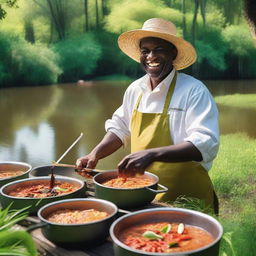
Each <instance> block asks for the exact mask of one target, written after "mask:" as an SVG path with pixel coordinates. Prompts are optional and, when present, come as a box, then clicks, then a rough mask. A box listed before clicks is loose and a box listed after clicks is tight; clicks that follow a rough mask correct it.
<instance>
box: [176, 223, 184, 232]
mask: <svg viewBox="0 0 256 256" xmlns="http://www.w3.org/2000/svg"><path fill="white" fill-rule="evenodd" d="M184 229H185V225H184V224H183V223H180V224H179V226H178V230H177V233H178V234H182V233H183V231H184Z"/></svg>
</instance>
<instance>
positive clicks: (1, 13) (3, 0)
mask: <svg viewBox="0 0 256 256" xmlns="http://www.w3.org/2000/svg"><path fill="white" fill-rule="evenodd" d="M16 3H17V0H0V20H2V19H4V18H5V16H6V14H7V13H6V10H5V8H6V7H17V5H16Z"/></svg>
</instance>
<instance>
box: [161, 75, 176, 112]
mask: <svg viewBox="0 0 256 256" xmlns="http://www.w3.org/2000/svg"><path fill="white" fill-rule="evenodd" d="M176 79H177V72H175V74H174V77H173V79H172V82H171V85H170V87H169V90H168V93H167V96H166V99H165V103H164V109H163V114H166V115H167V113H168V109H169V105H170V101H171V98H172V95H173V92H174V88H175V84H176Z"/></svg>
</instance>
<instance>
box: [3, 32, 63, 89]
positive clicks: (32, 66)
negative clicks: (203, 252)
mask: <svg viewBox="0 0 256 256" xmlns="http://www.w3.org/2000/svg"><path fill="white" fill-rule="evenodd" d="M57 57H58V56H57V55H56V54H55V53H54V52H53V51H52V50H50V49H49V48H47V47H45V46H43V45H39V44H35V45H32V44H30V43H27V42H26V41H25V40H24V39H23V38H21V37H20V36H18V35H14V34H11V33H7V32H0V67H1V68H0V72H1V73H0V78H1V80H0V84H2V85H3V86H10V85H18V86H20V85H24V84H26V85H40V84H50V83H56V82H57V78H58V75H59V74H60V73H61V70H60V68H59V67H58V66H57V65H56V62H57Z"/></svg>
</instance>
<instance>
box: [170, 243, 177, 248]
mask: <svg viewBox="0 0 256 256" xmlns="http://www.w3.org/2000/svg"><path fill="white" fill-rule="evenodd" d="M168 245H169V248H172V247H176V246H178V245H179V244H178V243H177V242H171V243H169V244H168Z"/></svg>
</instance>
